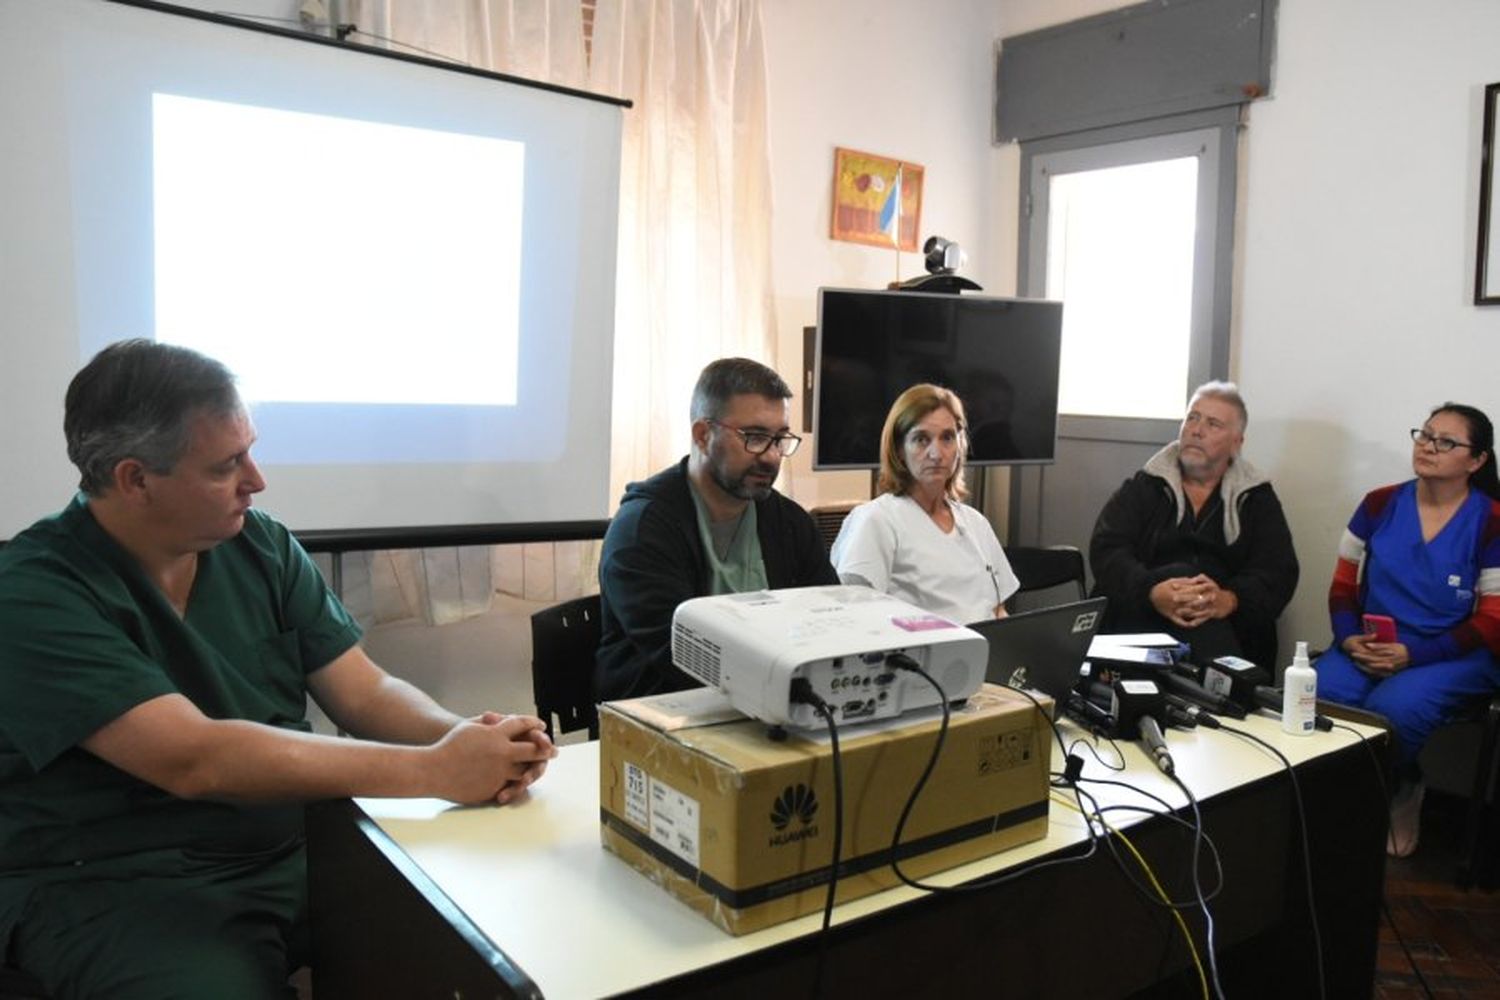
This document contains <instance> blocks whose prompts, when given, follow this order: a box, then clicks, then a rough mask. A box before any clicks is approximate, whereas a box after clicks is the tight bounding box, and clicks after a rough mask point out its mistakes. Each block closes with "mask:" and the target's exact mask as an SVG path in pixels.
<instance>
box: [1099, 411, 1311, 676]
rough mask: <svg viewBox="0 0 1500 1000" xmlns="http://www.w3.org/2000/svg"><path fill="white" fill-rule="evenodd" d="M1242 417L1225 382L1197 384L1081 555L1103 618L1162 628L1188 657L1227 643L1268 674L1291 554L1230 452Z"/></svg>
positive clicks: (1293, 577) (1243, 465) (1291, 570)
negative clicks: (1170, 432) (1171, 436)
mask: <svg viewBox="0 0 1500 1000" xmlns="http://www.w3.org/2000/svg"><path fill="white" fill-rule="evenodd" d="M1246 422H1247V418H1246V412H1245V402H1244V400H1243V399H1242V398H1241V397H1240V394H1239V389H1238V388H1237V387H1236V386H1235V385H1234V383H1232V382H1209V383H1207V384H1205V385H1202V386H1200V387H1199V388H1198V389H1197V390H1196V391H1195V392H1194V393H1193V398H1192V400H1191V401H1190V402H1189V404H1188V413H1187V416H1186V417H1184V418H1183V420H1182V429H1181V432H1180V433H1179V434H1178V438H1177V440H1176V441H1173V442H1172V443H1171V444H1169V445H1167V446H1166V447H1165V448H1163V449H1162V450H1161V451H1159V452H1157V453H1156V454H1155V455H1153V456H1152V457H1151V459H1150V460H1149V461H1148V462H1147V463H1146V466H1145V468H1144V469H1142V470H1141V471H1140V472H1137V473H1136V474H1135V475H1134V476H1133V477H1132V478H1130V479H1127V480H1126V481H1125V483H1124V485H1122V486H1121V487H1120V488H1119V489H1118V490H1116V491H1115V495H1114V496H1112V497H1110V498H1109V502H1108V503H1106V504H1105V505H1104V510H1102V511H1101V512H1100V513H1099V520H1098V522H1097V523H1096V524H1095V525H1094V537H1093V541H1092V542H1091V543H1090V545H1089V565H1090V567H1091V568H1092V569H1093V572H1094V593H1095V594H1096V595H1103V596H1105V597H1108V598H1109V608H1108V610H1107V612H1106V622H1105V627H1106V628H1108V629H1110V630H1112V631H1117V632H1146V631H1149V632H1157V631H1161V632H1167V633H1170V634H1171V635H1173V636H1176V637H1177V638H1178V639H1181V640H1182V641H1184V642H1187V643H1190V644H1191V645H1192V647H1193V654H1194V659H1195V660H1196V661H1197V662H1200V663H1201V662H1206V661H1207V660H1210V659H1212V658H1214V657H1216V656H1223V655H1226V654H1232V655H1236V656H1243V657H1245V658H1246V659H1249V660H1252V661H1254V662H1255V663H1257V664H1259V665H1260V666H1262V667H1265V668H1266V669H1267V670H1270V671H1272V672H1273V673H1274V671H1275V668H1276V662H1275V660H1276V617H1277V616H1278V615H1280V614H1281V610H1282V608H1284V607H1286V604H1287V602H1288V601H1290V600H1291V598H1292V592H1293V591H1294V590H1296V588H1297V554H1296V552H1295V551H1294V550H1293V548H1292V533H1291V530H1290V529H1289V528H1288V527H1287V523H1286V516H1285V515H1284V514H1283V513H1282V510H1281V501H1280V500H1278V499H1277V498H1276V491H1275V490H1274V489H1272V488H1271V481H1270V480H1269V479H1268V478H1267V477H1266V476H1265V475H1263V474H1262V473H1261V472H1260V471H1259V470H1257V469H1256V468H1255V467H1254V466H1253V465H1251V464H1250V463H1249V462H1247V461H1245V460H1244V459H1243V458H1241V457H1240V447H1241V446H1242V445H1243V444H1244V441H1245V425H1246Z"/></svg>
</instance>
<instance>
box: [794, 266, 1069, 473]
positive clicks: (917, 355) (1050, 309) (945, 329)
mask: <svg viewBox="0 0 1500 1000" xmlns="http://www.w3.org/2000/svg"><path fill="white" fill-rule="evenodd" d="M1061 352H1062V303H1061V302H1048V301H1044V300H1040V299H1005V298H995V297H992V296H982V295H953V294H934V293H925V292H905V291H859V290H854V289H845V288H823V289H819V291H818V343H817V365H816V380H815V383H814V400H815V409H814V420H813V436H814V437H813V440H814V449H813V450H814V454H813V468H815V469H864V468H878V467H879V465H880V429H881V426H882V425H883V424H884V423H885V416H886V412H887V411H888V410H889V409H890V407H891V403H893V402H895V400H896V397H897V396H899V395H901V393H902V392H904V391H905V390H906V389H907V388H908V387H910V386H912V385H915V384H916V383H918V382H933V383H936V384H938V385H942V386H947V387H948V388H950V389H952V390H953V391H954V392H956V393H958V395H959V397H960V398H961V399H963V401H964V408H965V410H966V411H967V413H968V418H969V458H968V462H969V464H970V465H1020V464H1029V463H1040V462H1051V461H1052V460H1053V457H1054V454H1055V451H1056V445H1057V373H1058V362H1059V359H1060V356H1061Z"/></svg>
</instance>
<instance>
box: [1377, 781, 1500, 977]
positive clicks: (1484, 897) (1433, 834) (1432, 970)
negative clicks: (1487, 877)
mask: <svg viewBox="0 0 1500 1000" xmlns="http://www.w3.org/2000/svg"><path fill="white" fill-rule="evenodd" d="M1463 806H1464V803H1463V802H1462V801H1461V800H1459V799H1454V798H1450V797H1446V796H1439V795H1435V794H1430V795H1429V796H1428V800H1427V802H1426V804H1425V807H1424V809H1423V813H1422V824H1423V825H1422V840H1421V846H1420V848H1419V849H1418V851H1417V853H1416V854H1414V855H1413V856H1412V857H1410V858H1407V859H1404V860H1397V859H1392V860H1391V861H1390V862H1389V863H1388V864H1387V866H1386V903H1387V907H1388V909H1389V911H1390V914H1391V917H1392V918H1393V919H1394V920H1395V922H1396V928H1397V930H1399V932H1400V937H1401V938H1403V939H1405V942H1406V946H1407V948H1408V949H1409V950H1410V952H1411V956H1412V959H1414V960H1415V962H1416V966H1417V969H1419V970H1420V971H1421V975H1422V977H1423V978H1425V980H1426V986H1427V990H1430V991H1431V995H1432V996H1435V997H1476V998H1479V997H1493V998H1496V1000H1500V892H1490V891H1485V890H1483V889H1468V890H1461V889H1458V888H1456V887H1455V886H1454V882H1453V876H1454V871H1455V869H1456V867H1457V864H1458V857H1459V853H1460V851H1459V840H1460V836H1459V833H1460V829H1461V827H1462V821H1463ZM1427 995H1428V993H1427V992H1426V991H1425V990H1424V989H1423V985H1422V982H1421V981H1420V980H1419V979H1418V977H1417V975H1416V973H1414V972H1413V971H1412V966H1411V960H1409V959H1408V958H1407V955H1406V954H1405V953H1404V952H1403V951H1402V948H1401V945H1400V943H1399V941H1398V939H1397V935H1396V933H1395V932H1393V931H1392V929H1391V927H1390V924H1389V923H1382V925H1381V930H1380V954H1379V961H1378V967H1377V971H1376V975H1375V996H1376V997H1377V998H1380V1000H1408V998H1418V997H1425V996H1427Z"/></svg>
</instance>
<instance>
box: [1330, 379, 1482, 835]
mask: <svg viewBox="0 0 1500 1000" xmlns="http://www.w3.org/2000/svg"><path fill="white" fill-rule="evenodd" d="M1411 435H1412V471H1413V472H1414V473H1415V474H1416V478H1414V479H1411V480H1408V481H1406V482H1404V483H1398V484H1396V485H1394V486H1385V487H1382V488H1380V489H1378V490H1375V491H1373V492H1371V493H1369V494H1368V495H1366V496H1365V498H1364V500H1363V501H1362V502H1361V503H1360V505H1359V508H1358V509H1357V510H1356V511H1355V512H1354V516H1353V518H1351V519H1350V521H1349V526H1348V528H1347V529H1346V530H1345V531H1344V535H1343V538H1342V539H1341V540H1340V541H1339V553H1338V562H1337V565H1336V567H1335V569H1334V575H1333V586H1332V587H1331V589H1330V590H1329V595H1328V606H1329V611H1330V614H1331V616H1332V619H1333V634H1334V646H1333V648H1332V649H1330V650H1329V651H1328V652H1327V653H1325V654H1323V656H1322V657H1321V658H1320V659H1319V660H1318V664H1317V669H1318V694H1319V696H1320V697H1323V698H1326V699H1328V700H1330V701H1336V702H1341V703H1343V704H1346V705H1358V706H1361V707H1363V708H1366V709H1369V710H1370V711H1372V712H1377V713H1379V714H1381V715H1383V716H1385V717H1386V718H1388V719H1389V720H1390V721H1391V725H1392V727H1393V728H1394V730H1395V733H1396V739H1397V748H1398V753H1399V765H1400V769H1401V779H1402V780H1401V784H1400V787H1399V788H1398V789H1397V791H1396V795H1395V797H1394V799H1393V801H1392V805H1391V834H1390V839H1389V841H1388V843H1387V852H1388V853H1389V854H1391V855H1393V856H1395V857H1406V856H1407V855H1409V854H1411V852H1412V851H1414V850H1416V846H1417V836H1418V832H1419V823H1420V818H1421V808H1422V792H1423V788H1422V784H1421V781H1420V774H1419V772H1418V770H1417V765H1416V761H1417V754H1418V753H1420V752H1421V749H1422V746H1423V745H1424V744H1425V743H1426V742H1427V737H1428V736H1429V735H1431V733H1432V731H1433V730H1434V729H1436V728H1437V727H1438V726H1439V725H1441V724H1442V723H1444V722H1446V721H1448V720H1449V719H1451V718H1452V717H1453V716H1454V715H1455V714H1456V713H1457V712H1458V711H1459V710H1460V709H1461V708H1462V707H1463V705H1464V704H1465V703H1466V702H1467V701H1469V700H1470V699H1472V698H1474V697H1475V696H1480V695H1486V694H1489V693H1490V692H1492V691H1495V690H1496V689H1497V688H1500V662H1497V660H1496V654H1497V652H1500V480H1497V478H1496V474H1495V455H1494V447H1495V432H1494V428H1493V426H1492V425H1491V423H1490V420H1489V418H1488V417H1487V416H1485V415H1484V413H1482V412H1481V411H1479V410H1477V409H1475V408H1474V407H1471V406H1464V405H1462V404H1458V403H1444V404H1443V405H1442V406H1440V407H1438V408H1437V409H1435V410H1433V411H1432V413H1431V414H1430V415H1429V416H1428V418H1427V420H1426V422H1425V423H1423V425H1422V426H1421V427H1419V428H1413V430H1412V432H1411ZM1366 616H1384V617H1386V618H1390V619H1392V620H1393V621H1394V623H1395V636H1394V639H1391V638H1390V637H1389V636H1386V637H1383V638H1382V637H1378V636H1376V635H1375V634H1373V628H1374V623H1373V622H1367V619H1366ZM1367 624H1368V625H1369V626H1370V628H1371V631H1369V632H1367V629H1366V626H1367Z"/></svg>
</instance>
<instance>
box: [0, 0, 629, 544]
mask: <svg viewBox="0 0 1500 1000" xmlns="http://www.w3.org/2000/svg"><path fill="white" fill-rule="evenodd" d="M627 106H628V104H627V103H626V102H622V101H618V100H615V99H612V98H602V97H599V96H597V95H590V94H582V93H579V92H574V91H567V90H563V89H559V88H550V87H545V86H539V85H535V84H530V83H527V82H524V81H516V80H510V79H507V78H504V77H499V76H496V75H493V74H488V73H481V72H475V71H472V70H468V69H465V68H462V67H458V68H455V67H449V66H446V65H444V64H442V63H439V62H436V61H431V60H427V59H411V58H405V57H397V56H392V55H391V54H389V53H386V52H381V51H375V50H371V49H366V48H362V47H360V46H351V45H341V44H337V43H333V42H331V41H329V40H327V39H324V38H308V37H303V36H301V35H299V34H296V33H291V32H287V31H280V30H264V29H256V28H251V27H247V26H244V25H241V24H238V23H235V22H232V21H228V20H226V19H223V18H217V17H214V16H212V15H205V14H202V13H200V12H197V11H188V10H182V9H177V8H170V7H168V6H167V5H162V4H150V3H135V2H129V0H0V418H3V419H0V454H3V455H4V456H5V459H6V462H7V464H8V466H9V467H10V468H11V470H12V473H13V475H12V478H11V482H10V484H8V485H7V487H6V488H5V489H4V490H3V491H0V539H4V538H8V537H11V536H12V535H14V534H15V533H16V532H18V531H19V530H21V529H22V528H24V527H25V526H26V525H27V524H29V523H31V522H32V521H34V520H35V519H37V518H38V517H41V516H43V515H45V514H48V513H50V512H52V511H55V510H58V509H60V508H61V507H62V506H64V505H65V504H66V503H67V501H68V499H69V498H70V497H71V495H72V491H73V490H74V489H75V488H76V483H77V476H76V473H75V471H74V470H73V468H72V466H71V465H70V464H69V463H68V461H67V457H66V453H65V445H64V441H63V436H62V405H63V394H64V391H65V389H66V386H67V383H68V380H69V379H70V378H71V377H72V376H73V374H74V373H75V372H76V371H77V370H78V369H79V367H81V366H82V365H83V364H84V363H85V362H86V361H87V360H88V358H90V357H92V356H93V354H94V353H95V352H96V351H98V350H99V349H100V348H101V347H103V346H105V345H106V344H108V343H111V342H112V341H115V340H119V339H122V338H126V337H148V338H153V339H156V340H160V341H164V342H170V343H177V344H184V345H187V346H190V347H193V348H195V349H198V350H201V351H203V352H204V353H206V354H209V355H211V356H213V357H216V358H218V359H219V360H221V361H223V362H224V363H225V364H227V365H228V366H229V367H230V369H231V370H233V371H234V372H235V373H236V376H237V377H238V379H239V384H240V389H241V393H242V394H243V395H244V396H245V398H246V400H247V402H248V403H249V404H250V410H251V415H252V417H253V419H254V421H255V425H256V429H257V431H258V433H259V439H258V441H257V443H256V446H255V449H254V451H253V454H254V455H255V457H256V459H257V461H258V462H259V463H260V465H261V468H262V469H263V471H264V472H265V474H266V478H267V481H268V483H269V485H268V488H267V489H266V491H265V493H263V494H262V495H261V496H260V497H258V498H257V503H258V504H259V505H260V506H262V507H263V508H265V509H266V510H268V511H270V512H271V513H273V514H275V515H276V516H277V517H279V518H280V519H282V520H283V521H285V522H286V523H287V524H288V525H289V526H290V527H291V528H292V529H293V530H295V531H297V532H299V533H300V534H302V535H303V536H304V538H307V539H309V540H310V542H311V543H312V544H313V545H317V544H318V542H319V540H320V539H321V540H322V541H323V542H324V543H326V544H325V546H324V547H333V548H338V547H344V548H352V547H377V546H378V545H381V544H458V543H463V542H475V543H477V542H484V541H504V540H522V539H544V538H568V537H589V536H598V535H599V534H601V533H602V530H603V526H604V522H605V519H606V518H607V516H608V510H609V497H608V495H607V492H608V484H609V442H610V391H611V372H612V353H613V346H614V284H615V238H616V220H617V216H618V212H617V208H618V197H619V169H620V133H621V116H622V110H623V108H624V107H627ZM356 543H368V544H356Z"/></svg>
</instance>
